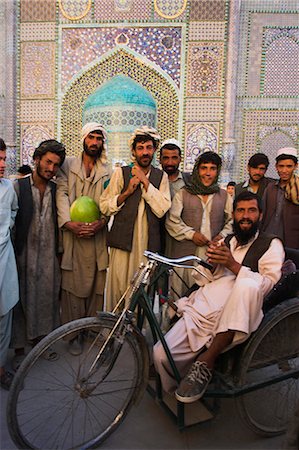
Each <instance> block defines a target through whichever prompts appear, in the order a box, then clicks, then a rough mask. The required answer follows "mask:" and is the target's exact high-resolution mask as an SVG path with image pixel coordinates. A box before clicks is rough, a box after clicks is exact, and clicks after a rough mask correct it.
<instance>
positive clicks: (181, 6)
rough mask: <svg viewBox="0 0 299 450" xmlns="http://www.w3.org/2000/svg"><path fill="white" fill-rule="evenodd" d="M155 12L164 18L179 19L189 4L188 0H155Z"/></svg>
mask: <svg viewBox="0 0 299 450" xmlns="http://www.w3.org/2000/svg"><path fill="white" fill-rule="evenodd" d="M154 6H155V12H156V13H157V14H158V15H159V16H161V17H163V18H164V19H177V18H178V17H179V16H181V15H182V14H183V13H184V11H185V9H186V6H187V0H176V1H173V0H154Z"/></svg>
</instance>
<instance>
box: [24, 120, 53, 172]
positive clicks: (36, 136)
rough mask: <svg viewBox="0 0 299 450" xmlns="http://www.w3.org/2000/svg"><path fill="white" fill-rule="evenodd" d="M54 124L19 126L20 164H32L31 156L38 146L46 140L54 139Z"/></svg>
mask: <svg viewBox="0 0 299 450" xmlns="http://www.w3.org/2000/svg"><path fill="white" fill-rule="evenodd" d="M54 138H55V136H54V123H50V122H48V123H40V124H39V125H36V124H31V123H27V124H26V123H23V124H22V126H21V164H30V165H31V164H32V155H33V153H34V150H35V149H36V147H38V145H39V144H40V143H41V142H42V141H45V140H47V139H54Z"/></svg>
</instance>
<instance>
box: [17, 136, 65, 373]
mask: <svg viewBox="0 0 299 450" xmlns="http://www.w3.org/2000/svg"><path fill="white" fill-rule="evenodd" d="M64 159H65V148H64V146H63V145H62V144H61V143H60V142H57V141H56V140H54V139H50V140H47V141H44V142H42V143H41V144H40V145H39V146H38V147H37V148H36V150H35V151H34V154H33V161H34V164H35V167H34V171H33V173H32V175H29V176H27V177H25V178H20V179H18V180H17V181H16V182H15V185H14V186H15V191H16V193H17V196H18V202H19V210H18V214H17V217H16V223H15V250H16V259H17V266H18V273H19V283H20V302H19V303H18V304H17V305H16V306H15V308H14V311H13V328H12V341H11V346H12V347H13V348H14V349H15V358H14V360H13V367H14V368H15V369H17V368H18V366H19V365H20V363H21V361H22V359H24V349H25V347H26V346H27V345H28V344H31V345H35V344H36V343H37V342H38V341H39V340H40V339H41V338H42V337H44V336H45V335H47V334H48V333H50V331H52V330H53V329H54V328H55V327H57V326H58V325H59V290H60V269H59V261H58V226H57V214H56V201H55V196H56V184H55V183H54V182H53V181H52V178H53V177H54V176H55V175H56V173H57V171H58V169H59V167H60V166H61V164H62V163H63V161H64ZM47 357H48V358H49V359H51V358H52V359H55V358H56V357H57V355H56V354H55V352H51V351H49V352H48V355H47Z"/></svg>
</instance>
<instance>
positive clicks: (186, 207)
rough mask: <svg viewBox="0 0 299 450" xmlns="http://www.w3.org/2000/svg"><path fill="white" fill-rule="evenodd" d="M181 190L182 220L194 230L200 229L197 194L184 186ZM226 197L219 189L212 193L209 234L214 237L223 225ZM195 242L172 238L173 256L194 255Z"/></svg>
mask: <svg viewBox="0 0 299 450" xmlns="http://www.w3.org/2000/svg"><path fill="white" fill-rule="evenodd" d="M182 191H183V211H182V214H181V217H182V220H183V221H184V223H185V224H186V225H188V226H189V227H192V228H193V229H194V230H195V231H200V228H201V223H202V212H203V209H202V204H201V200H200V198H198V196H197V195H194V194H190V192H188V191H187V190H186V189H185V188H182ZM226 199H227V192H226V191H225V190H224V189H220V191H219V192H217V193H216V194H215V195H214V198H213V200H212V208H211V213H210V224H211V236H212V238H214V237H215V236H217V234H219V233H220V231H221V230H222V229H223V227H224V222H225V215H224V208H225V203H226ZM196 248H197V246H196V244H194V242H193V241H190V240H188V239H183V240H182V241H177V240H174V242H173V247H172V255H173V257H175V258H180V257H182V256H188V255H194V254H195V252H196Z"/></svg>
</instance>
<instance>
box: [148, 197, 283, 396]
mask: <svg viewBox="0 0 299 450" xmlns="http://www.w3.org/2000/svg"><path fill="white" fill-rule="evenodd" d="M233 219H234V223H233V229H234V234H233V235H231V236H229V237H228V238H227V239H226V244H225V243H223V242H219V243H218V245H217V244H216V243H212V244H210V245H209V247H208V249H207V253H206V255H207V258H208V259H207V260H208V262H209V263H211V264H212V265H213V266H214V269H213V270H212V271H209V270H207V269H203V268H202V267H201V268H200V269H201V271H202V272H203V274H204V275H205V276H206V277H207V278H205V277H204V276H203V275H200V274H198V273H197V272H195V271H194V273H193V276H194V278H195V280H196V283H197V284H198V285H199V286H201V287H200V288H199V289H198V290H197V291H195V292H193V293H192V294H191V295H190V296H189V297H184V298H181V299H180V300H179V301H178V302H177V306H178V313H179V315H180V316H181V318H180V319H179V321H178V322H176V323H175V325H174V326H173V328H172V329H171V330H170V331H169V332H168V333H167V334H166V336H165V337H166V341H167V344H168V346H169V349H170V352H171V354H172V356H173V358H174V361H175V363H176V365H177V368H178V370H179V372H180V373H181V375H182V377H183V378H182V380H181V382H180V384H179V386H178V387H177V386H176V382H175V379H174V377H173V376H172V371H171V368H170V366H169V363H168V360H167V358H166V355H165V352H164V349H163V346H162V344H161V342H158V343H157V344H156V345H155V347H154V362H155V366H156V370H157V371H158V373H159V374H160V376H161V380H162V386H163V388H164V390H165V391H167V392H172V391H173V390H175V389H176V391H175V395H176V398H177V399H178V400H179V401H181V402H184V403H191V402H193V401H196V400H198V399H199V398H201V397H202V396H203V394H204V392H205V390H206V388H207V386H208V384H209V382H210V381H211V379H212V372H213V368H214V364H215V361H216V359H217V357H218V355H219V354H220V353H221V352H223V351H224V350H227V349H228V348H229V347H231V346H234V345H236V344H239V343H241V342H243V341H244V340H246V339H247V338H248V336H249V335H250V333H252V332H253V331H255V330H256V329H257V327H258V326H259V324H260V322H261V320H262V317H263V313H262V305H263V298H264V297H265V295H267V293H268V292H269V291H270V290H271V289H272V287H273V286H274V284H275V283H277V281H278V280H279V279H280V277H281V266H282V263H283V260H284V249H283V245H282V243H281V241H280V240H279V239H277V238H276V237H275V236H273V235H266V234H264V233H260V232H259V225H260V221H261V219H262V209H261V200H260V198H259V197H258V196H257V195H256V194H254V193H252V192H248V191H244V192H242V193H241V194H239V196H238V197H236V199H235V200H234V205H233ZM190 365H191V368H190Z"/></svg>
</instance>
